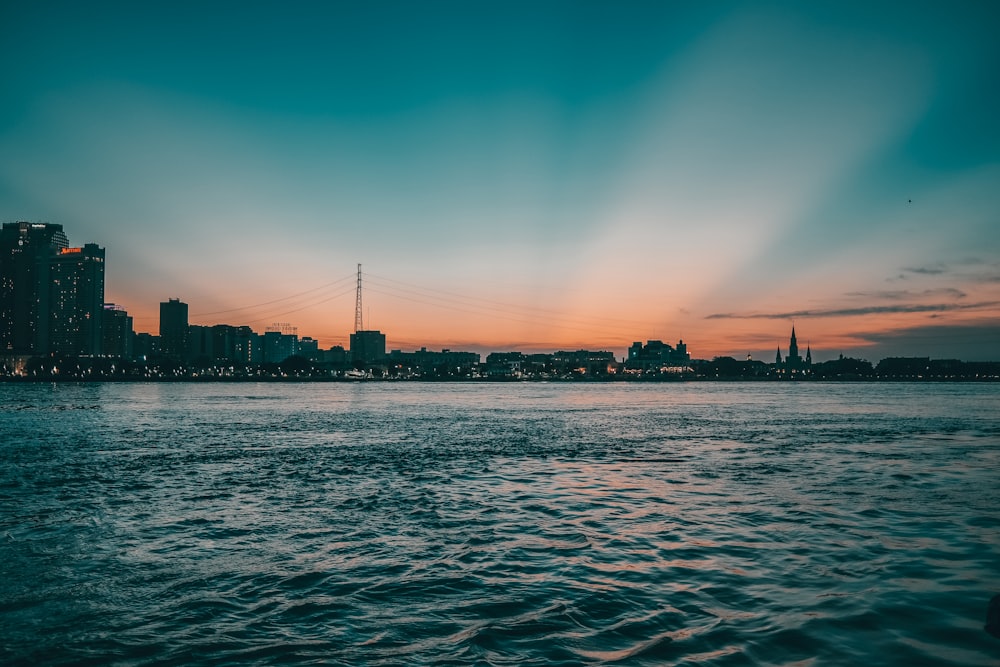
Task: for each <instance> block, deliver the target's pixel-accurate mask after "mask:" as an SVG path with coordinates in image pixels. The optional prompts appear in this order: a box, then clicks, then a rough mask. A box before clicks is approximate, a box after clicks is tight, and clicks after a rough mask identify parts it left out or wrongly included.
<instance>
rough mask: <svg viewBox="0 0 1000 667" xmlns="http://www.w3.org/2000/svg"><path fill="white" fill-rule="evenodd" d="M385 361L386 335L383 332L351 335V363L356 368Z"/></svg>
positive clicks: (359, 332) (364, 332)
mask: <svg viewBox="0 0 1000 667" xmlns="http://www.w3.org/2000/svg"><path fill="white" fill-rule="evenodd" d="M384 359H385V334H384V333H382V332H381V331H355V332H354V333H352V334H351V363H352V364H354V365H355V366H367V365H369V364H377V363H379V362H381V361H383V360H384Z"/></svg>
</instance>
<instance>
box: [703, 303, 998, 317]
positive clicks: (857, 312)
mask: <svg viewBox="0 0 1000 667" xmlns="http://www.w3.org/2000/svg"><path fill="white" fill-rule="evenodd" d="M998 305H1000V301H980V302H977V303H934V304H915V303H909V304H899V305H886V306H861V307H857V308H831V309H819V310H795V311H785V312H779V313H713V314H712V315H708V316H706V317H705V319H707V320H792V319H798V318H810V317H858V316H862V315H884V314H892V313H946V312H951V311H965V310H982V309H986V308H995V307H997V306H998Z"/></svg>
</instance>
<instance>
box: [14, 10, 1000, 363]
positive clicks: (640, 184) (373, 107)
mask: <svg viewBox="0 0 1000 667" xmlns="http://www.w3.org/2000/svg"><path fill="white" fill-rule="evenodd" d="M264 7H265V6H255V5H249V6H245V7H243V8H241V10H239V11H236V10H224V9H219V8H215V9H202V8H196V7H195V6H193V5H191V6H184V5H180V6H179V7H177V8H176V9H175V10H172V11H170V12H168V11H165V10H158V9H156V8H149V7H128V8H116V9H115V10H114V11H111V10H109V9H103V10H102V9H100V8H98V9H96V10H94V9H91V8H88V9H86V10H84V9H83V8H80V7H75V6H73V5H66V6H65V7H63V8H62V9H61V10H60V11H52V10H51V8H50V9H45V8H39V7H32V6H11V7H5V8H4V9H3V10H2V14H0V15H2V16H3V18H4V23H5V24H7V25H9V26H13V27H14V28H15V29H14V30H12V31H11V35H10V38H9V39H8V40H6V41H5V42H4V44H3V45H0V53H2V57H3V58H4V59H5V61H7V62H14V63H17V64H18V66H17V67H11V68H5V71H4V72H3V73H2V74H0V77H2V79H0V80H2V81H3V86H0V96H2V99H3V101H4V104H3V105H0V217H2V221H3V222H14V221H18V220H28V221H33V222H51V223H56V224H61V225H63V226H64V227H65V229H66V230H67V231H68V232H69V234H70V235H71V236H72V237H73V239H74V243H75V244H77V245H80V246H82V245H84V244H86V243H91V242H93V243H97V244H100V245H101V246H102V247H105V248H106V249H107V262H108V272H107V276H106V285H105V291H106V299H105V300H106V301H108V302H113V303H117V304H120V305H123V306H124V307H125V308H126V309H127V310H128V312H129V314H130V315H131V316H133V317H134V318H135V325H134V326H135V329H136V330H137V331H147V332H154V333H155V331H156V328H157V307H158V304H159V303H160V302H163V301H166V300H167V299H168V298H175V297H176V298H180V299H182V300H183V301H185V302H186V303H188V304H190V305H191V322H192V323H194V324H214V323H217V322H224V321H228V320H227V315H231V316H232V317H231V319H232V321H231V322H229V323H231V324H233V325H244V324H245V325H250V326H254V327H255V328H258V329H263V328H264V327H266V326H268V325H270V324H272V323H274V322H281V321H293V322H294V323H295V324H296V325H297V326H298V329H299V331H300V332H302V333H303V334H304V335H310V336H313V337H315V338H317V339H318V340H319V341H320V343H321V345H323V346H324V347H329V346H330V345H334V344H339V345H344V346H345V347H347V346H348V335H349V334H350V332H351V330H352V328H353V327H352V322H353V316H354V284H353V271H352V268H353V267H354V266H355V265H356V263H357V262H359V261H360V262H361V263H362V264H363V265H364V266H365V267H366V269H367V270H368V272H366V283H365V295H364V298H365V312H364V316H365V318H366V324H367V325H369V326H371V328H375V329H379V330H381V331H383V332H384V333H385V334H386V336H387V339H388V340H387V344H388V346H389V347H392V348H402V349H417V348H419V347H420V346H423V345H434V346H440V347H447V348H451V349H473V350H482V351H486V350H506V349H523V350H558V349H578V348H581V347H586V348H589V349H613V350H615V353H616V355H618V356H621V355H622V352H623V351H624V349H625V348H627V347H628V345H629V344H631V343H632V342H633V341H636V340H648V339H662V340H665V341H676V340H679V339H684V340H685V341H688V342H689V344H690V345H691V346H692V354H693V355H694V356H697V357H699V358H711V357H712V356H721V355H730V356H737V357H742V356H745V354H746V353H748V352H749V353H752V354H753V355H754V357H755V358H760V359H764V360H769V359H772V358H773V356H774V348H775V346H776V345H783V344H785V343H786V342H787V333H788V330H789V329H790V327H791V326H792V324H794V325H795V326H796V327H797V329H798V331H799V335H800V342H801V343H802V344H803V346H804V345H805V344H806V343H808V344H809V345H810V346H811V348H812V351H813V353H814V355H815V356H816V357H817V359H819V360H822V359H829V358H833V357H836V356H837V355H838V354H840V353H843V354H845V355H850V356H857V357H864V358H869V359H878V358H884V357H888V356H930V357H935V358H945V357H959V358H963V359H969V360H994V359H996V358H997V357H998V356H1000V355H998V344H997V342H996V341H997V340H1000V314H998V313H1000V224H998V223H1000V221H998V220H997V219H996V216H997V211H998V210H1000V205H998V204H1000V159H998V158H1000V129H998V126H997V123H996V121H995V118H996V117H998V115H1000V91H998V90H997V89H996V86H995V85H993V83H994V78H995V75H994V73H995V72H996V71H997V70H998V69H1000V46H998V45H997V44H996V40H995V39H994V38H993V35H992V32H993V31H992V26H994V25H996V21H997V18H998V10H997V9H995V8H993V7H992V6H989V5H981V4H973V3H969V4H957V5H954V6H949V7H947V8H943V7H942V8H936V7H933V6H929V5H918V6H915V7H909V8H907V9H906V10H905V11H900V10H899V9H897V8H895V7H884V8H880V7H875V8H874V9H873V8H872V7H871V6H870V5H860V4H858V5H850V4H843V3H837V4H836V5H834V4H830V5H825V4H817V5H812V6H810V7H800V6H798V5H797V4H793V3H789V4H783V3H774V4H769V5H767V6H766V7H762V6H760V5H758V4H751V3H725V4H721V5H714V6H712V7H677V6H670V5H669V4H667V3H662V4H661V3H656V4H646V3H630V4H627V5H622V6H616V7H615V8H611V7H604V6H601V5H597V4H589V3H547V4H544V5H542V6H540V7H531V6H529V5H509V4H505V5H503V6H500V5H476V6H463V5H461V4H450V3H440V4H433V5H429V6H426V7H411V6H408V5H405V4H402V3H400V4H393V3H390V4H388V5H384V6H380V7H379V8H374V7H353V6H351V7H348V6H344V5H338V4H329V5H322V6H309V5H307V6H306V9H305V10H304V11H303V12H302V15H300V16H291V15H290V14H282V13H277V12H273V11H267V10H265V9H264ZM53 16H55V17H57V18H52V17H53ZM42 35H44V36H45V39H44V40H41V39H39V37H40V36H42ZM43 43H44V48H43V47H42V44H43ZM248 306H252V307H248ZM289 311H291V312H289ZM285 313H287V314H285ZM247 318H249V321H247Z"/></svg>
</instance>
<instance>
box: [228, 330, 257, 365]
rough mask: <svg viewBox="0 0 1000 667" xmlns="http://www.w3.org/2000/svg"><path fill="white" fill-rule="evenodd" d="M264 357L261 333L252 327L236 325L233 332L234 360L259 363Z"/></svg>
mask: <svg viewBox="0 0 1000 667" xmlns="http://www.w3.org/2000/svg"><path fill="white" fill-rule="evenodd" d="M263 358H264V350H263V346H262V344H261V338H260V334H259V333H257V332H255V331H254V330H253V329H251V328H250V327H246V326H244V327H236V331H235V332H234V333H233V361H238V362H240V363H243V364H259V363H260V362H261V361H262V360H263Z"/></svg>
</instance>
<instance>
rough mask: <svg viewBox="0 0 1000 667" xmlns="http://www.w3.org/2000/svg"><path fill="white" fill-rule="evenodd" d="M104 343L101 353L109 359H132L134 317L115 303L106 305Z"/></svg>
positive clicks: (102, 326)
mask: <svg viewBox="0 0 1000 667" xmlns="http://www.w3.org/2000/svg"><path fill="white" fill-rule="evenodd" d="M101 329H102V331H103V334H102V335H103V339H104V340H103V343H102V345H101V353H102V354H105V355H107V356H109V357H121V358H123V359H132V358H133V350H134V341H133V337H134V335H135V334H134V332H133V330H132V317H131V316H130V315H129V314H128V312H127V311H126V310H125V309H124V308H122V307H121V306H116V305H115V304H113V303H106V304H104V317H103V320H102V322H101Z"/></svg>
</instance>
